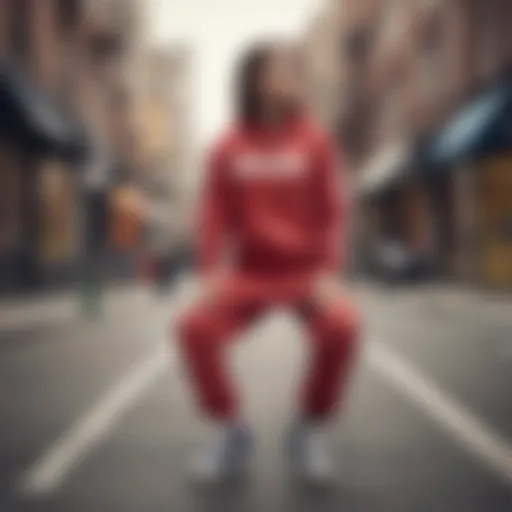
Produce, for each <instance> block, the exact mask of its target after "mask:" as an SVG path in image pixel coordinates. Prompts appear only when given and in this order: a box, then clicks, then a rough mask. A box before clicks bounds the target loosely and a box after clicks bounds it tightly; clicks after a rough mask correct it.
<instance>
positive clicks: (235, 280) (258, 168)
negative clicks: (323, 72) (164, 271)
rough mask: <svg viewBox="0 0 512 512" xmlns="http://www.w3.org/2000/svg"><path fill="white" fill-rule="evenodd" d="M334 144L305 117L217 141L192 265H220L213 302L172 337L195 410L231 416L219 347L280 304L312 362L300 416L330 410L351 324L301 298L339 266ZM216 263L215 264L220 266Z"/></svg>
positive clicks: (231, 398) (353, 331) (340, 205)
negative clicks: (305, 334) (222, 274)
mask: <svg viewBox="0 0 512 512" xmlns="http://www.w3.org/2000/svg"><path fill="white" fill-rule="evenodd" d="M339 178H340V172H339V168H338V166H337V162H336V151H335V146H334V144H333V143H332V142H331V141H330V140H329V139H328V138H327V137H326V136H325V134H324V133H323V132H322V131H321V130H319V129H318V128H317V127H315V126H314V125H313V124H312V123H311V122H309V121H308V120H306V119H304V118H301V119H295V120H293V121H290V122H289V123H287V124H286V125H284V126H283V127H282V128H281V129H280V130H278V131H273V132H268V131H267V132H265V131H262V130H256V129H253V128H252V129H250V128H246V127H240V128H237V129H234V130H233V131H232V132H231V133H229V134H227V135H226V136H225V137H224V138H223V140H222V141H221V142H220V143H219V144H217V146H216V147H215V148H214V150H213V152H212V154H211V155H210V162H209V166H208V173H207V178H206V184H205V194H204V198H203V200H202V204H201V215H200V226H199V265H200V270H201V271H202V272H203V273H205V274H207V273H208V272H210V271H212V270H214V269H216V270H218V269H219V267H220V266H221V265H222V262H225V261H226V260H225V257H226V254H228V255H229V265H228V268H229V271H228V273H227V276H226V279H225V280H224V282H223V285H222V288H221V290H220V292H219V296H218V297H216V298H215V300H211V301H208V302H207V303H206V302H202V303H198V304H196V305H195V306H194V307H193V308H192V310H191V311H188V312H187V313H186V314H185V315H184V317H183V318H182V319H181V322H180V324H179V339H180V343H181V346H182V350H183V353H184V356H185V360H186V362H187V365H188V369H189V373H190V377H191V379H192V381H193V383H194V386H195V389H196V391H197V394H198V398H199V402H200V404H201V406H202V408H203V410H204V412H206V413H208V414H209V415H211V416H213V417H216V418H219V419H229V418H231V417H233V416H236V415H237V414H238V410H237V407H238V404H237V400H236V396H235V391H234V388H233V385H232V383H231V381H230V379H229V377H228V374H227V372H226V369H225V364H224V354H223V349H224V347H225V346H226V344H227V342H228V341H229V340H231V339H232V338H233V336H234V335H236V334H238V333H239V332H240V331H241V330H242V329H243V328H244V327H246V326H247V325H248V324H249V323H250V322H251V321H253V320H255V319H256V318H257V317H258V316H259V315H261V314H262V313H263V312H264V311H265V310H267V309H268V308H269V307H272V306H273V305H276V304H285V305H287V306H289V307H290V308H292V310H294V311H295V312H296V313H297V314H298V315H300V317H301V318H302V319H303V320H304V321H305V323H306V325H307V327H308V328H309V332H310V336H311V342H312V362H311V367H310V371H309V373H308V375H307V378H306V381H305V383H304V390H303V396H302V412H303V414H304V415H306V416H308V417H311V418H315V419H321V418H324V417H326V416H327V415H328V414H329V413H330V412H331V411H333V410H334V407H335V405H336V404H337V403H338V395H339V392H340V390H341V388H342V384H343V381H344V380H345V379H346V377H347V373H348V370H349V366H350V362H351V360H352V356H353V353H354V349H355V345H356V340H357V336H358V331H359V327H358V321H357V316H356V314H355V312H354V310H353V309H352V308H351V307H350V305H349V304H348V302H347V301H346V299H344V298H341V297H340V298H339V299H338V300H336V301H335V302H334V301H333V303H331V304H328V305H325V306H319V305H318V304H314V303H313V302H312V301H311V297H312V287H313V283H314V280H315V278H316V277H317V276H319V275H321V274H322V273H325V272H335V271H336V270H337V268H338V266H339V265H340V258H341V255H342V253H343V252H344V251H343V248H342V242H343V239H344V234H345V219H346V208H345V205H344V201H342V200H341V198H342V197H343V191H342V189H341V187H340V183H339ZM223 258H224V259H223Z"/></svg>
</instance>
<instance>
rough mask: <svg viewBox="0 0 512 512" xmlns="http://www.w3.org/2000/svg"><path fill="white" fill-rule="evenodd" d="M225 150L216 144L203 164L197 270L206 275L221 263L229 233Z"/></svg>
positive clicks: (222, 146)
mask: <svg viewBox="0 0 512 512" xmlns="http://www.w3.org/2000/svg"><path fill="white" fill-rule="evenodd" d="M225 162H226V149H225V147H224V145H221V144H218V145H217V146H215V147H214V148H213V150H212V151H211V153H210V154H209V156H208V157H207V161H206V169H205V179H204V183H203V192H202V196H201V198H200V203H199V212H198V241H197V253H198V254H197V256H198V267H199V268H198V270H199V271H200V272H201V273H202V274H208V273H209V272H211V271H212V270H214V269H215V268H217V267H218V266H219V265H220V264H221V263H222V258H223V256H224V254H225V249H226V237H227V232H228V222H229V218H228V214H227V201H228V199H229V194H228V193H227V192H226V180H225Z"/></svg>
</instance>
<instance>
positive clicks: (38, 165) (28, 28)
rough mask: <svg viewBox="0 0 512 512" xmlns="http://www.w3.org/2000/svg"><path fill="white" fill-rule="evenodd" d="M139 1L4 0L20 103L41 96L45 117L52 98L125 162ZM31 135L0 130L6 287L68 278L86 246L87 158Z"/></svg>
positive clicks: (1, 254) (6, 58)
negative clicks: (34, 144) (40, 143)
mask: <svg viewBox="0 0 512 512" xmlns="http://www.w3.org/2000/svg"><path fill="white" fill-rule="evenodd" d="M138 8H140V6H137V4H136V3H135V2H133V1H130V0H125V1H123V2H121V3H120V2H114V1H113V0H109V1H100V2H98V1H96V0H1V2H0V12H1V13H2V15H1V21H0V61H1V62H2V65H4V63H5V67H6V69H7V65H9V67H13V68H15V69H16V70H19V72H20V73H21V74H22V75H23V82H21V83H22V85H23V86H24V88H26V89H27V91H32V92H31V93H27V97H26V98H25V99H24V100H23V101H24V102H25V103H26V105H21V107H20V108H21V110H26V111H27V112H29V113H30V110H31V107H30V103H31V101H32V100H34V98H35V97H36V96H37V97H39V96H40V97H41V98H43V97H44V98H45V99H47V100H48V101H47V102H45V103H44V104H42V100H41V108H43V110H44V111H46V110H45V109H47V110H48V112H49V113H48V115H47V116H46V117H47V120H46V123H47V124H48V123H49V126H52V121H51V119H52V118H51V115H52V114H51V108H50V107H49V105H52V108H53V105H55V106H56V107H55V108H56V111H57V110H59V111H62V112H65V113H66V114H69V116H70V118H73V119H75V120H77V122H78V123H79V124H80V125H81V126H82V125H83V126H84V131H86V132H87V134H88V136H90V137H91V138H92V139H94V140H95V141H99V144H100V145H101V146H102V147H104V148H105V153H106V154H108V155H112V159H114V158H115V159H117V158H121V159H122V158H125V159H126V161H129V159H130V154H129V151H130V150H131V148H132V146H133V144H131V142H132V138H133V135H132V132H131V129H130V126H131V124H130V119H131V118H132V117H133V114H132V113H131V105H132V104H133V102H134V95H135V93H134V92H133V91H132V89H133V88H132V87H131V82H130V81H127V80H126V79H125V77H126V69H128V68H129V67H130V65H129V63H130V60H131V61H132V64H133V59H134V58H135V57H134V55H135V51H134V49H133V39H134V37H135V35H137V34H138V33H137V30H136V27H137V23H139V20H140V13H139V11H138V10H137V9H138ZM132 68H133V66H132ZM6 76H7V78H9V76H8V75H6ZM127 84H128V85H127ZM25 86H26V87H25ZM34 101H35V100H34ZM45 101H46V100H45ZM55 115H56V114H55ZM34 116H35V117H37V115H36V114H35V110H34V112H33V113H32V117H34ZM29 117H30V115H29ZM43 117H44V116H43ZM25 121H26V122H27V123H29V121H31V119H28V120H25ZM132 124H133V123H132ZM53 126H55V125H53ZM27 144H28V145H30V141H29V140H25V139H24V138H23V137H18V136H15V135H14V134H13V131H12V130H11V129H6V130H5V133H3V134H2V137H1V138H0V168H1V173H0V183H1V184H0V190H1V192H0V194H2V197H1V198H0V204H1V205H2V211H1V215H0V232H1V233H2V235H1V236H0V259H1V260H2V263H3V264H2V268H3V274H5V275H2V276H0V277H1V279H0V281H1V282H2V286H0V287H3V288H5V289H9V290H11V289H18V288H20V287H22V288H27V289H34V288H37V287H39V286H44V285H45V284H51V283H53V282H55V281H56V280H57V279H60V278H61V277H62V278H64V277H65V278H66V279H67V277H70V276H71V275H72V274H74V273H75V272H76V268H77V266H78V265H79V262H80V252H81V249H82V246H83V239H82V238H83V229H82V220H81V216H82V213H83V212H82V211H81V207H82V193H83V184H82V180H81V176H82V174H83V173H82V170H83V169H82V167H83V166H84V165H86V158H85V157H84V158H81V159H80V160H78V159H69V158H62V156H61V155H60V154H58V153H57V152H56V151H53V150H50V151H43V152H41V151H37V152H36V151H32V148H31V147H30V148H28V146H27ZM20 261H23V264H20Z"/></svg>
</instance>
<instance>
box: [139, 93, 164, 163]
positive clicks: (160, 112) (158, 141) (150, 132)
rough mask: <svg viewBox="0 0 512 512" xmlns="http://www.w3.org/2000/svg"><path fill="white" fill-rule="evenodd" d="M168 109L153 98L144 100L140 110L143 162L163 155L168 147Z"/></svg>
mask: <svg viewBox="0 0 512 512" xmlns="http://www.w3.org/2000/svg"><path fill="white" fill-rule="evenodd" d="M168 117H169V116H168V108H167V106H166V105H164V104H162V102H159V101H157V100H155V99H153V98H149V99H146V100H145V101H144V102H143V104H142V108H141V119H140V137H141V146H142V155H143V158H144V160H146V161H147V160H150V161H151V160H153V159H156V158H159V157H160V156H162V155H165V154H166V153H167V152H168V150H169V146H170V141H171V134H170V120H169V118H168Z"/></svg>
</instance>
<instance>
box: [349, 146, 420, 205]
mask: <svg viewBox="0 0 512 512" xmlns="http://www.w3.org/2000/svg"><path fill="white" fill-rule="evenodd" d="M412 155H413V148H412V144H411V143H410V142H409V141H400V142H398V143H395V144H393V145H390V146H388V147H386V148H384V149H383V150H381V151H379V152H378V153H377V154H376V155H375V156H373V158H372V159H371V160H370V162H369V164H368V165H367V166H366V167H365V168H364V169H363V170H362V171H361V174H360V180H359V182H358V184H357V191H358V193H359V194H360V195H372V194H375V193H378V192H381V191H382V190H383V189H385V188H387V187H389V186H392V185H394V184H395V183H396V182H397V181H399V180H400V179H401V178H402V177H404V176H405V174H406V173H407V171H408V169H409V164H410V162H411V158H412Z"/></svg>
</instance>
